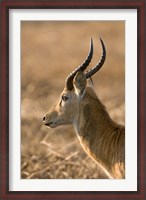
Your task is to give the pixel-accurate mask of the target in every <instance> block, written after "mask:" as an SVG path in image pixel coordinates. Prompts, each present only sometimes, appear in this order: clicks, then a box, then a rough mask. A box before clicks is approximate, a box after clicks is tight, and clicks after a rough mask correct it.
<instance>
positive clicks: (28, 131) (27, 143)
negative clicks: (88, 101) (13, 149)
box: [21, 21, 125, 179]
mask: <svg viewBox="0 0 146 200" xmlns="http://www.w3.org/2000/svg"><path fill="white" fill-rule="evenodd" d="M124 32H125V24H124V22H122V21H121V22H120V21H101V22H100V21H94V22H93V21H76V22H74V21H72V22H71V21H70V22H67V21H60V22H57V21H54V22H53V21H52V22H51V21H45V22H43V21H40V22H37V21H36V22H30V21H23V22H21V178H25V179H26V178H27V179H62V178H63V179H64V178H68V179H72V178H74V179H79V178H80V179H82V178H91V179H92V178H101V179H103V178H107V177H106V176H105V175H104V173H103V172H102V170H101V169H99V167H98V166H97V164H96V163H95V162H94V161H93V160H92V159H91V158H89V157H88V156H87V155H86V153H85V152H84V151H83V149H82V147H81V145H80V143H79V141H78V139H77V136H76V134H75V131H74V129H73V127H72V126H71V125H70V126H60V127H57V128H55V129H49V128H47V127H45V126H44V125H43V123H42V118H43V116H44V114H45V113H46V112H47V111H48V110H49V108H50V107H51V106H52V105H53V104H54V103H55V102H56V101H57V99H58V98H59V95H60V93H61V91H62V90H63V87H64V82H65V79H66V77H67V75H68V74H69V73H70V72H71V71H73V70H74V69H75V68H76V67H77V66H79V65H80V64H81V63H82V62H83V60H84V59H85V57H86V56H87V53H88V49H89V42H90V38H91V37H92V38H93V42H94V56H93V59H92V62H91V64H90V66H89V67H92V66H94V65H95V64H96V62H97V61H98V60H99V58H100V56H101V51H102V50H101V44H100V41H99V36H100V37H101V38H102V39H103V41H104V43H105V46H106V50H107V58H106V62H105V64H104V66H103V68H102V69H101V70H100V72H98V73H97V74H96V75H94V76H93V81H94V87H95V91H96V93H97V95H98V97H99V98H100V99H101V101H102V102H103V104H104V105H105V106H106V108H107V110H108V112H109V114H110V115H111V117H112V118H113V119H114V120H115V121H116V122H118V123H120V124H124V119H125V104H124V103H125V38H124Z"/></svg>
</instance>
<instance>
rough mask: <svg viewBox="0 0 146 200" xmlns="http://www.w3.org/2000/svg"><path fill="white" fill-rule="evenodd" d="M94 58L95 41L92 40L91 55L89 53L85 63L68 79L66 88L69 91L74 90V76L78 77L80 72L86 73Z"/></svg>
mask: <svg viewBox="0 0 146 200" xmlns="http://www.w3.org/2000/svg"><path fill="white" fill-rule="evenodd" d="M92 56H93V41H92V38H91V42H90V49H89V53H88V56H87V57H86V59H85V60H84V62H83V63H82V64H81V65H80V66H79V67H77V68H76V69H75V70H74V71H73V72H71V73H70V74H69V75H68V77H67V79H66V83H65V85H66V88H67V89H68V90H72V89H73V78H74V76H75V75H76V73H77V72H78V71H80V70H81V71H84V70H85V69H86V68H87V66H88V65H89V63H90V62H91V59H92Z"/></svg>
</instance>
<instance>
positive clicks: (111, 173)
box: [43, 38, 125, 179]
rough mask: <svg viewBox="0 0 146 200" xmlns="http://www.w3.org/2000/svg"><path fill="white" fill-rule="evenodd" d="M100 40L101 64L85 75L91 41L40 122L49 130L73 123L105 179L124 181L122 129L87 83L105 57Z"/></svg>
mask: <svg viewBox="0 0 146 200" xmlns="http://www.w3.org/2000/svg"><path fill="white" fill-rule="evenodd" d="M100 41H101V45H102V56H101V59H100V61H99V62H98V63H97V65H96V66H95V67H93V68H92V69H90V70H89V71H86V72H84V71H85V69H86V68H87V66H88V65H89V63H90V61H91V59H92V55H93V42H92V38H91V43H90V49H89V53H88V56H87V57H86V59H85V60H84V62H83V63H82V64H81V65H80V66H79V67H77V68H76V69H75V70H74V71H73V72H72V73H70V74H69V75H68V77H67V79H66V82H65V88H64V90H63V92H62V94H61V95H60V98H59V101H58V103H57V104H55V105H54V106H53V107H52V108H51V109H50V110H49V112H48V113H47V114H46V115H45V116H44V117H43V123H44V125H46V126H48V127H51V128H55V127H57V126H59V125H67V124H73V126H74V128H75V130H76V133H77V136H78V138H79V141H80V143H81V145H82V146H83V149H84V150H85V151H86V153H87V154H88V155H89V156H90V157H91V158H92V159H93V160H94V161H96V162H97V164H98V165H99V166H100V167H102V169H103V170H104V171H105V173H106V174H107V176H108V178H116V179H122V178H125V127H124V126H122V125H119V124H117V123H116V122H114V121H113V120H112V119H111V118H110V116H109V114H108V112H107V111H106V109H105V107H104V105H103V104H102V103H101V101H100V100H99V99H98V97H97V95H96V94H95V91H94V89H93V87H92V85H93V84H91V83H92V81H91V80H90V79H91V77H92V76H93V75H94V74H95V73H96V72H97V71H98V70H99V69H100V68H101V67H102V66H103V64H104V61H105V58H106V49H105V46H104V43H103V41H102V39H101V38H100ZM87 79H88V81H87Z"/></svg>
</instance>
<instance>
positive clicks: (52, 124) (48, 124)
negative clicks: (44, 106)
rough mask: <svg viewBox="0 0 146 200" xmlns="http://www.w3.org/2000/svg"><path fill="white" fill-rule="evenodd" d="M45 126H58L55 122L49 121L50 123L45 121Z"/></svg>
mask: <svg viewBox="0 0 146 200" xmlns="http://www.w3.org/2000/svg"><path fill="white" fill-rule="evenodd" d="M45 126H48V127H50V128H54V127H56V124H55V123H54V122H49V123H45Z"/></svg>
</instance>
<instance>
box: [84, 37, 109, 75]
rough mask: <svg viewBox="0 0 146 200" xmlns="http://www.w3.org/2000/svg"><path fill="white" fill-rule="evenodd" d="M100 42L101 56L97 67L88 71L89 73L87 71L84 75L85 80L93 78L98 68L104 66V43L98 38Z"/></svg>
mask: <svg viewBox="0 0 146 200" xmlns="http://www.w3.org/2000/svg"><path fill="white" fill-rule="evenodd" d="M100 42H101V45H102V56H101V59H100V60H99V62H98V63H97V65H96V66H95V67H93V68H92V69H90V70H89V71H87V72H86V73H85V76H86V79H88V78H90V77H91V76H93V75H94V74H95V73H96V72H97V71H99V70H100V68H101V67H102V66H103V64H104V61H105V58H106V49H105V46H104V43H103V41H102V39H101V38H100Z"/></svg>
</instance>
